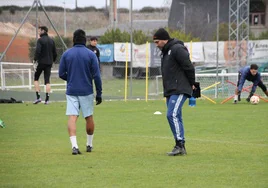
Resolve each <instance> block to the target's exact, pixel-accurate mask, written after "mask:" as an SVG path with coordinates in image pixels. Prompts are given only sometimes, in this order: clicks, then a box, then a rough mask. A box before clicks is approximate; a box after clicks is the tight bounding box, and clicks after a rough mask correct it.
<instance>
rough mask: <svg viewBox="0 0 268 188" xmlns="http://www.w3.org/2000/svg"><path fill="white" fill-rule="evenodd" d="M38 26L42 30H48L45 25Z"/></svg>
mask: <svg viewBox="0 0 268 188" xmlns="http://www.w3.org/2000/svg"><path fill="white" fill-rule="evenodd" d="M38 28H39V29H41V30H44V31H45V32H48V28H47V27H46V26H40V27H38Z"/></svg>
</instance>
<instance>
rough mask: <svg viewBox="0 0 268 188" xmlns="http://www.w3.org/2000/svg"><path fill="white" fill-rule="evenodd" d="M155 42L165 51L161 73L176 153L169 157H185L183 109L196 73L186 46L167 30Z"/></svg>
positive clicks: (161, 32)
mask: <svg viewBox="0 0 268 188" xmlns="http://www.w3.org/2000/svg"><path fill="white" fill-rule="evenodd" d="M153 40H154V43H155V44H156V46H157V47H158V48H160V49H161V50H162V56H161V70H162V79H163V87H164V97H166V104H167V119H168V122H169V125H170V128H171V131H172V133H173V136H174V139H175V147H174V149H173V150H172V151H171V152H168V153H167V154H168V155H169V156H175V155H186V149H185V138H184V126H183V120H182V106H183V104H184V102H185V100H186V99H187V98H189V97H191V95H192V92H193V89H195V87H194V83H195V69H194V66H193V64H192V63H191V60H190V58H189V52H188V50H187V48H186V47H185V46H184V45H183V42H182V41H179V40H177V39H171V38H170V37H169V34H168V32H167V31H166V30H165V29H163V28H160V29H159V30H158V31H157V32H156V33H155V34H154V36H153Z"/></svg>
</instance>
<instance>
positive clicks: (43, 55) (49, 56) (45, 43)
mask: <svg viewBox="0 0 268 188" xmlns="http://www.w3.org/2000/svg"><path fill="white" fill-rule="evenodd" d="M56 58H57V52H56V46H55V43H54V41H53V40H52V39H51V38H50V37H49V36H48V35H47V33H43V34H41V35H40V38H39V39H38V40H37V44H36V51H35V55H34V60H35V61H38V63H40V64H48V65H52V64H53V62H55V61H56Z"/></svg>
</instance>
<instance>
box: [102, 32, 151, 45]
mask: <svg viewBox="0 0 268 188" xmlns="http://www.w3.org/2000/svg"><path fill="white" fill-rule="evenodd" d="M132 34H133V43H134V44H138V45H139V44H145V43H146V42H147V41H148V42H152V37H151V36H148V35H146V34H145V33H144V32H143V31H142V30H134V31H133V33H132ZM114 42H130V34H129V33H128V32H126V31H123V32H121V31H120V29H118V28H117V29H115V30H113V29H112V30H108V31H106V32H105V33H104V35H103V36H102V37H101V38H100V44H112V43H114Z"/></svg>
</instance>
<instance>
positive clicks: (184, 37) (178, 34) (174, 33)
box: [166, 28, 200, 42]
mask: <svg viewBox="0 0 268 188" xmlns="http://www.w3.org/2000/svg"><path fill="white" fill-rule="evenodd" d="M166 30H167V31H168V33H169V35H170V37H171V38H176V39H179V40H181V41H183V42H190V41H193V42H198V41H200V38H196V37H193V36H192V34H191V33H189V34H186V33H184V32H182V31H180V30H172V29H169V28H167V29H166Z"/></svg>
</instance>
